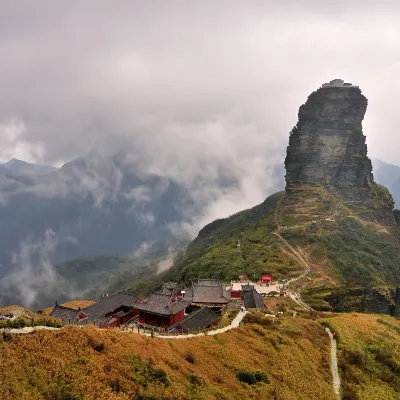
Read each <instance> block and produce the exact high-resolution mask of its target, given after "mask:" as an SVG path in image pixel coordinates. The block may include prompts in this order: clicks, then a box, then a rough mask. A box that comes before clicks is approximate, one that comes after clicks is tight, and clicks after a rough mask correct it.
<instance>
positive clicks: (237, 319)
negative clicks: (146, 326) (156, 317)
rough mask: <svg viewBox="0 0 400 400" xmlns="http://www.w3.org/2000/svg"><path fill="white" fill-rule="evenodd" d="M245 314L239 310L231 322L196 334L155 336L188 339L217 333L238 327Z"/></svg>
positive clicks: (147, 334) (148, 334)
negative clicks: (222, 326)
mask: <svg viewBox="0 0 400 400" xmlns="http://www.w3.org/2000/svg"><path fill="white" fill-rule="evenodd" d="M246 314H247V311H245V312H242V311H239V314H238V315H236V317H235V318H234V319H233V321H232V322H231V324H230V325H228V326H225V327H224V328H220V329H215V330H214V331H208V332H202V333H197V334H187V335H185V334H183V335H175V336H174V335H166V336H164V335H160V336H157V338H160V339H189V338H193V337H198V336H213V335H218V334H220V333H224V332H227V331H230V330H231V329H235V328H238V327H239V325H240V323H241V322H242V320H243V318H244V316H245V315H246ZM144 335H146V336H151V334H150V333H145V334H144Z"/></svg>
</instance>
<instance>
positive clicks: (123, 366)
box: [0, 313, 335, 400]
mask: <svg viewBox="0 0 400 400" xmlns="http://www.w3.org/2000/svg"><path fill="white" fill-rule="evenodd" d="M245 320H246V321H245V325H244V326H242V327H240V328H238V329H236V330H232V331H229V332H227V333H225V334H221V335H216V336H209V337H207V336H204V337H198V338H192V339H186V340H173V339H169V340H166V339H158V338H150V337H145V336H142V335H138V334H134V333H126V332H120V331H119V330H100V329H97V328H94V327H85V328H78V327H67V328H65V329H62V330H60V331H56V332H45V331H38V332H35V333H34V334H30V335H25V336H11V335H8V336H7V335H6V336H4V337H3V339H2V341H1V343H0V376H1V377H2V385H1V391H0V399H4V400H5V399H19V400H28V399H29V400H39V399H46V400H47V399H48V400H54V399H57V400H67V399H68V400H83V399H84V400H86V399H87V400H95V399H96V400H102V399H103V400H113V399H115V400H116V399H126V400H128V399H137V400H138V399H142V400H144V399H147V400H151V399H152V400H156V399H157V400H185V399H187V400H189V399H190V400H192V399H198V400H201V399H204V400H212V399H215V400H216V399H219V400H222V399H227V400H228V399H240V400H242V399H274V398H276V399H280V400H301V399H304V400H308V399H311V398H314V399H320V400H324V399H326V400H330V399H332V400H333V399H335V395H334V393H333V389H332V383H331V374H330V369H329V349H328V346H329V339H328V336H327V335H326V333H325V332H324V330H323V328H322V327H321V325H320V324H319V323H318V322H315V321H312V320H310V319H304V318H286V317H281V318H279V322H276V323H275V324H274V325H271V321H270V320H269V319H267V318H265V317H264V316H263V315H262V314H257V313H255V314H253V315H251V316H249V317H247V316H246V318H245ZM246 382H248V383H246Z"/></svg>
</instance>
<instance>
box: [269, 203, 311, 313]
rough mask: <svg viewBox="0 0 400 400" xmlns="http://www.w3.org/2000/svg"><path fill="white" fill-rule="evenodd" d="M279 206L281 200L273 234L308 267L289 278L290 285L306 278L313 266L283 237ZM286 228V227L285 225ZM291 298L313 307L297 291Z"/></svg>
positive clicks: (298, 302) (302, 304) (276, 213)
mask: <svg viewBox="0 0 400 400" xmlns="http://www.w3.org/2000/svg"><path fill="white" fill-rule="evenodd" d="M278 208H279V202H278V204H277V206H276V208H275V223H276V229H275V231H273V232H272V234H273V235H275V236H277V237H278V238H279V239H280V240H281V241H282V242H283V243H284V244H285V246H286V247H287V248H288V249H289V250H290V251H291V252H292V254H293V255H294V256H295V257H296V258H297V260H298V261H299V262H300V264H303V265H304V266H305V267H306V270H305V271H304V272H303V273H301V274H300V275H299V276H297V277H296V278H292V279H289V281H288V282H287V285H290V284H292V283H294V282H296V281H298V280H299V279H301V278H304V277H305V276H307V275H308V274H309V273H310V272H311V267H310V265H309V264H308V262H307V260H306V259H305V258H304V257H303V256H302V255H301V254H300V253H299V252H298V251H297V250H296V249H295V248H294V247H293V246H292V245H291V244H290V243H289V242H288V241H287V240H286V239H285V238H283V237H282V236H281V235H280V234H279V231H280V230H281V229H282V227H281V226H280V224H279V221H278ZM285 228H286V227H285ZM289 296H290V298H291V299H293V300H294V301H295V302H296V303H297V304H298V305H299V306H300V307H302V308H304V309H306V310H311V309H312V308H311V307H310V306H309V305H307V304H306V303H305V302H304V301H303V300H301V298H300V295H299V294H297V293H290V294H289Z"/></svg>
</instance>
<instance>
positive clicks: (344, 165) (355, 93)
mask: <svg viewBox="0 0 400 400" xmlns="http://www.w3.org/2000/svg"><path fill="white" fill-rule="evenodd" d="M367 104H368V100H367V99H366V97H365V96H364V95H363V94H362V93H361V90H360V88H359V87H358V86H354V85H352V84H350V83H344V82H343V81H342V80H340V79H335V80H333V81H331V82H330V83H327V84H324V85H322V86H321V87H320V88H319V89H318V90H316V91H315V92H313V93H311V95H310V96H309V97H308V99H307V102H306V103H305V104H303V105H302V106H301V107H300V109H299V120H298V122H297V125H296V126H295V127H294V128H293V130H292V132H291V134H290V139H289V146H288V148H287V156H286V160H285V167H286V185H287V188H289V189H290V188H291V187H292V186H293V185H294V184H295V185H304V184H321V185H329V186H336V187H341V188H354V187H358V188H361V187H370V185H371V183H372V182H373V175H372V165H371V161H370V159H369V158H368V157H367V145H366V144H365V136H364V135H363V132H362V120H363V119H364V115H365V111H366V109H367Z"/></svg>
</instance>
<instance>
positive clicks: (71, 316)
mask: <svg viewBox="0 0 400 400" xmlns="http://www.w3.org/2000/svg"><path fill="white" fill-rule="evenodd" d="M80 312H81V311H80V310H75V309H74V308H69V307H64V306H61V305H60V304H58V303H57V302H56V305H55V306H54V308H53V310H52V311H51V313H50V316H51V317H53V318H56V319H61V320H62V321H63V322H64V323H67V322H68V323H73V322H75V321H76V320H77V319H78V315H79V313H80Z"/></svg>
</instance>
